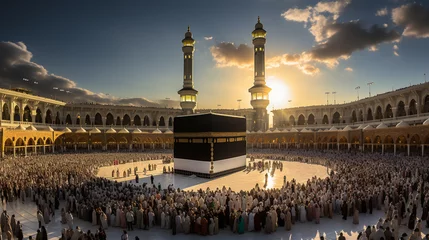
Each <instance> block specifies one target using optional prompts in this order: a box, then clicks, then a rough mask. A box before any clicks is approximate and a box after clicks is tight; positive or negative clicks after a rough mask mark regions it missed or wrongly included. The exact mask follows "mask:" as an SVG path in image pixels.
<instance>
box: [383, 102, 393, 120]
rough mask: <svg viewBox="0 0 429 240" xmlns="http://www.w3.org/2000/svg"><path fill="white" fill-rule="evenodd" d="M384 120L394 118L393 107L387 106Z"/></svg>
mask: <svg viewBox="0 0 429 240" xmlns="http://www.w3.org/2000/svg"><path fill="white" fill-rule="evenodd" d="M384 118H393V111H392V106H391V105H390V104H387V106H386V110H385V111H384Z"/></svg>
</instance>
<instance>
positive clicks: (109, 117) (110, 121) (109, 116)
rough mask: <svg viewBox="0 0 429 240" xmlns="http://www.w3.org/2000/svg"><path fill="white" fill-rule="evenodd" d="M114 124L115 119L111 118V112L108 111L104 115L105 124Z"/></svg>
mask: <svg viewBox="0 0 429 240" xmlns="http://www.w3.org/2000/svg"><path fill="white" fill-rule="evenodd" d="M112 125H115V120H114V119H113V115H112V114H111V113H108V114H107V115H106V126H112Z"/></svg>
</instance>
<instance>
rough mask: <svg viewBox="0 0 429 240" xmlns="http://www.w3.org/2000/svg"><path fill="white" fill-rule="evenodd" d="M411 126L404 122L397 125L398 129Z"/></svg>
mask: <svg viewBox="0 0 429 240" xmlns="http://www.w3.org/2000/svg"><path fill="white" fill-rule="evenodd" d="M409 126H410V124H408V123H406V122H404V121H400V122H399V123H398V124H396V127H397V128H400V127H409Z"/></svg>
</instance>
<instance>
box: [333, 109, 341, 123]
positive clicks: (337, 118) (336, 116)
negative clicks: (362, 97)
mask: <svg viewBox="0 0 429 240" xmlns="http://www.w3.org/2000/svg"><path fill="white" fill-rule="evenodd" d="M340 118H341V115H340V113H339V112H335V113H334V115H332V124H339V123H341V119H340Z"/></svg>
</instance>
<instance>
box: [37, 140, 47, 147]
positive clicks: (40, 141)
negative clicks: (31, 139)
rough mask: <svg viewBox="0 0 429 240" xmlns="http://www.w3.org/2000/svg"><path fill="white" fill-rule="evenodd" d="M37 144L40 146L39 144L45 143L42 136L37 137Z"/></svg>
mask: <svg viewBox="0 0 429 240" xmlns="http://www.w3.org/2000/svg"><path fill="white" fill-rule="evenodd" d="M37 145H39V146H41V145H45V141H43V139H42V138H39V139H37Z"/></svg>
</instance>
